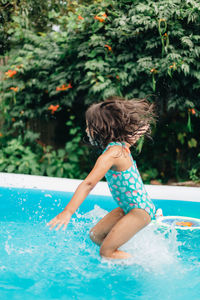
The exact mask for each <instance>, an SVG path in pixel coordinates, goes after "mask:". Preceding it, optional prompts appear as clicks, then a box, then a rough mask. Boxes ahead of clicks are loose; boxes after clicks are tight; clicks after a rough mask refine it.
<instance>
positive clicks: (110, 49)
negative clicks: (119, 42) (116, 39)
mask: <svg viewBox="0 0 200 300" xmlns="http://www.w3.org/2000/svg"><path fill="white" fill-rule="evenodd" d="M104 47H106V48H108V50H109V51H112V48H111V47H110V46H108V45H104Z"/></svg>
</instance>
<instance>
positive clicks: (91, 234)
mask: <svg viewBox="0 0 200 300" xmlns="http://www.w3.org/2000/svg"><path fill="white" fill-rule="evenodd" d="M89 236H90V239H91V240H92V241H93V240H94V238H95V237H94V229H93V228H92V229H90V232H89Z"/></svg>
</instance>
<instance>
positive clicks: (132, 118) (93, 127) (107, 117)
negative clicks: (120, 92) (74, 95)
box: [86, 97, 156, 149]
mask: <svg viewBox="0 0 200 300" xmlns="http://www.w3.org/2000/svg"><path fill="white" fill-rule="evenodd" d="M155 122H156V113H155V111H154V105H153V104H152V103H150V102H149V101H147V100H146V99H131V100H125V99H122V98H118V97H113V98H110V99H107V100H105V101H103V102H99V103H94V104H92V105H91V106H90V107H89V108H88V109H87V111H86V123H87V126H88V130H89V134H90V137H91V139H92V141H93V144H94V145H96V146H98V147H100V148H101V149H104V148H105V147H106V146H107V145H108V144H109V143H110V142H127V143H129V144H130V145H134V144H135V143H136V141H137V140H138V139H139V138H140V137H141V136H142V135H145V136H147V137H149V138H151V125H152V124H155Z"/></svg>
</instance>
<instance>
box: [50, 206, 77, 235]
mask: <svg viewBox="0 0 200 300" xmlns="http://www.w3.org/2000/svg"><path fill="white" fill-rule="evenodd" d="M71 216H72V214H71V212H70V211H67V210H63V211H62V212H61V213H60V214H58V215H57V216H56V217H55V218H53V219H52V220H51V221H50V222H49V223H47V226H50V230H52V229H53V228H54V227H55V226H56V225H58V226H57V227H56V230H59V229H60V227H62V226H63V225H64V227H63V230H65V229H66V228H67V225H68V223H69V221H70V219H71Z"/></svg>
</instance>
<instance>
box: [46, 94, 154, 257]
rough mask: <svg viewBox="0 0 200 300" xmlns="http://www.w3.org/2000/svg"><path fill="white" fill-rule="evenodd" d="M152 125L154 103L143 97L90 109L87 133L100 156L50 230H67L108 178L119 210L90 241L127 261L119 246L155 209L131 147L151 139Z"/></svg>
mask: <svg viewBox="0 0 200 300" xmlns="http://www.w3.org/2000/svg"><path fill="white" fill-rule="evenodd" d="M154 122H155V114H154V112H153V105H152V104H149V103H148V102H147V101H146V100H145V99H133V100H123V99H120V98H113V99H109V100H106V101H105V102H100V103H97V104H92V105H91V106H90V107H89V109H88V110H87V112H86V124H87V128H86V132H87V135H88V137H89V140H90V143H91V144H92V145H94V146H97V147H98V148H99V149H100V150H101V155H100V156H99V158H98V159H97V161H96V164H95V166H94V168H93V169H92V171H91V172H90V173H89V175H88V176H87V177H86V178H85V180H84V181H83V182H82V183H81V184H80V185H79V186H78V188H77V189H76V191H75V193H74V195H73V197H72V199H71V200H70V202H69V203H68V204H67V206H66V207H65V209H64V210H63V211H62V212H61V213H60V214H59V215H57V216H56V217H55V218H54V219H52V220H51V221H50V222H49V223H48V224H47V225H49V226H50V229H52V228H54V227H55V226H57V228H56V230H58V229H60V228H61V227H62V226H63V230H65V229H66V227H67V225H68V223H69V221H70V218H71V216H72V214H73V213H74V212H75V211H76V210H77V208H78V207H79V206H80V204H81V203H82V202H83V201H84V199H85V198H86V196H87V195H88V194H89V192H90V191H91V190H92V189H93V188H94V186H95V185H96V184H97V183H98V182H99V181H100V180H101V179H102V178H103V177H104V175H105V177H106V180H107V182H108V186H109V188H110V191H111V194H112V196H113V198H114V200H116V202H117V204H118V205H119V207H118V208H115V209H114V210H112V211H111V212H110V213H108V214H107V215H106V216H105V217H104V218H103V219H102V220H100V221H99V222H98V223H97V224H96V225H95V226H94V227H93V228H92V229H91V230H90V238H91V240H92V241H93V242H94V243H96V244H97V245H99V246H100V255H101V256H102V257H106V258H113V259H123V258H129V257H130V256H131V255H130V254H129V253H126V252H124V251H121V250H118V248H119V247H120V246H121V245H123V244H124V243H126V242H127V241H128V240H129V239H130V238H132V237H133V236H134V235H135V234H136V233H137V232H138V231H139V230H141V229H142V228H144V227H145V226H147V225H148V224H149V223H150V222H151V219H152V218H153V217H154V214H155V207H154V204H153V203H152V201H151V199H150V198H149V196H148V194H147V192H146V190H145V188H144V185H143V182H142V179H141V177H140V174H139V172H138V169H137V166H136V162H135V161H134V160H133V158H132V156H131V153H130V150H129V148H130V147H131V146H133V145H135V144H136V142H137V140H138V139H139V138H140V137H141V136H142V135H150V132H151V131H150V125H151V124H152V123H154Z"/></svg>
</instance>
